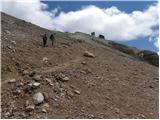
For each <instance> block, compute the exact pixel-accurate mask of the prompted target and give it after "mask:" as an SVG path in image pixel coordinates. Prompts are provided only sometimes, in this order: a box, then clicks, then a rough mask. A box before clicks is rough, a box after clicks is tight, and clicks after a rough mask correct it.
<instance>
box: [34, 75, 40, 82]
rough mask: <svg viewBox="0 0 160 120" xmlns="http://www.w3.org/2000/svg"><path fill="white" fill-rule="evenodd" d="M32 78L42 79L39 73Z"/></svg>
mask: <svg viewBox="0 0 160 120" xmlns="http://www.w3.org/2000/svg"><path fill="white" fill-rule="evenodd" d="M33 79H34V80H36V81H40V80H42V78H41V75H34V76H33Z"/></svg>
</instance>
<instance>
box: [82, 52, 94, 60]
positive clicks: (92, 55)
mask: <svg viewBox="0 0 160 120" xmlns="http://www.w3.org/2000/svg"><path fill="white" fill-rule="evenodd" d="M84 56H85V57H92V58H94V57H95V56H94V54H93V53H90V52H89V51H85V52H84Z"/></svg>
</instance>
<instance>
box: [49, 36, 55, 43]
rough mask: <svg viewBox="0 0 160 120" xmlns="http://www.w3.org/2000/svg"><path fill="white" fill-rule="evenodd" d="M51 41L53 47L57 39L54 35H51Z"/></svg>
mask: <svg viewBox="0 0 160 120" xmlns="http://www.w3.org/2000/svg"><path fill="white" fill-rule="evenodd" d="M50 40H51V42H52V46H53V43H54V41H55V37H54V35H53V34H51V36H50Z"/></svg>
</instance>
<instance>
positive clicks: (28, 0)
mask: <svg viewBox="0 0 160 120" xmlns="http://www.w3.org/2000/svg"><path fill="white" fill-rule="evenodd" d="M0 4H1V5H2V7H1V11H3V12H5V13H7V14H10V15H12V16H15V17H17V18H20V19H24V20H26V21H29V22H31V23H34V24H36V25H39V26H41V27H44V28H48V29H53V27H54V26H53V14H52V13H51V12H49V11H47V10H46V8H47V7H48V6H47V5H46V4H44V3H42V2H40V1H39V0H17V1H13V0H1V1H0Z"/></svg>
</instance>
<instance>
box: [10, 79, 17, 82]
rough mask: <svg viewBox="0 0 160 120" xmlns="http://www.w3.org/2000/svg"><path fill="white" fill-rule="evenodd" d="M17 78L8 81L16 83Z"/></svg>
mask: <svg viewBox="0 0 160 120" xmlns="http://www.w3.org/2000/svg"><path fill="white" fill-rule="evenodd" d="M15 82H16V79H11V80H10V81H9V82H8V83H15Z"/></svg>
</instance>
